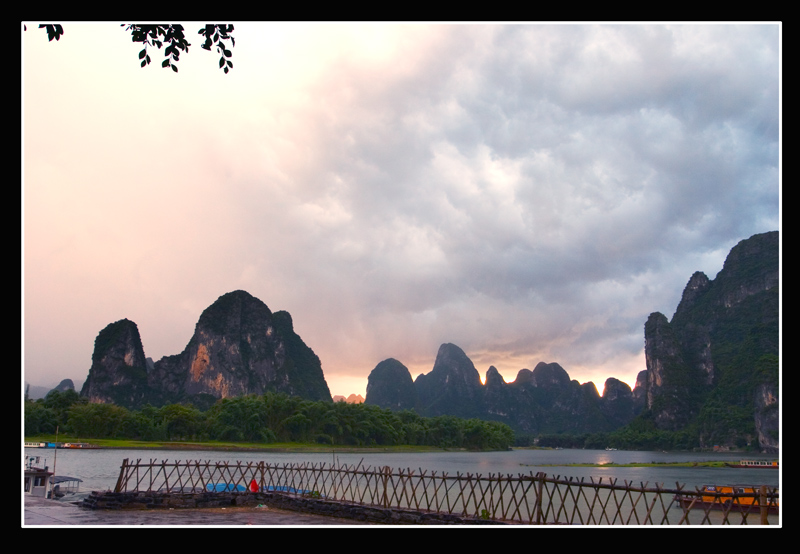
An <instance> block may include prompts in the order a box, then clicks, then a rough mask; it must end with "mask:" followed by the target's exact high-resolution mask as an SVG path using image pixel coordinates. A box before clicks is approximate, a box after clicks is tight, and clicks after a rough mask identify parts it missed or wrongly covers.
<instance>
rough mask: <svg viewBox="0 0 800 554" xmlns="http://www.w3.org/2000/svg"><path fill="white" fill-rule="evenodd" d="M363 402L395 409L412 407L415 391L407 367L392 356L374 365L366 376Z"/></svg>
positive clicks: (413, 406)
mask: <svg viewBox="0 0 800 554" xmlns="http://www.w3.org/2000/svg"><path fill="white" fill-rule="evenodd" d="M364 402H365V403H366V404H373V405H375V406H380V407H382V408H389V409H390V410H395V411H397V410H412V409H414V408H415V407H416V405H417V391H416V389H415V388H414V381H413V380H412V379H411V373H410V372H409V371H408V368H407V367H406V366H404V365H403V364H401V363H400V362H398V361H397V360H395V359H394V358H389V359H387V360H383V361H382V362H380V363H379V364H378V365H376V366H375V369H373V370H372V371H371V372H370V374H369V377H368V378H367V398H366V399H365V400H364Z"/></svg>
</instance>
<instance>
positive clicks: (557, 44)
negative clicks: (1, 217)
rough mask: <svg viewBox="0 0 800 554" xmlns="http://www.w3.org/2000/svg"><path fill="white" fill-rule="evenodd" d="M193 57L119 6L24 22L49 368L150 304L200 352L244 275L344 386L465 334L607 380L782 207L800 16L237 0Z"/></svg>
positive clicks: (28, 214)
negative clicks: (649, 325) (51, 32)
mask: <svg viewBox="0 0 800 554" xmlns="http://www.w3.org/2000/svg"><path fill="white" fill-rule="evenodd" d="M202 26H203V23H202V22H200V23H186V24H185V28H186V33H187V38H188V40H189V42H190V43H191V44H192V46H191V47H190V51H189V53H188V54H183V55H182V56H181V59H180V61H179V62H178V67H179V72H178V73H174V72H172V71H170V70H169V69H162V68H161V61H162V60H163V58H164V54H163V50H162V51H159V50H157V49H156V48H150V50H149V54H150V56H151V59H152V63H151V65H150V66H148V67H146V68H140V67H139V59H138V52H139V50H141V45H140V44H135V43H133V42H132V41H131V38H130V35H129V34H128V33H126V32H125V30H124V28H123V27H121V26H120V24H119V23H104V24H81V23H69V22H65V23H64V30H65V34H64V35H63V36H62V37H61V40H60V41H58V42H56V41H52V42H48V40H47V35H46V33H45V31H44V30H43V29H38V28H37V23H28V25H27V31H25V32H22V33H21V35H22V38H21V40H22V45H23V59H22V64H21V66H22V91H21V100H22V107H23V111H22V121H21V127H22V147H23V151H22V153H23V157H22V161H21V165H22V172H23V173H22V176H23V182H22V192H23V204H22V211H21V213H22V216H23V226H22V232H23V236H22V238H23V244H22V256H23V257H22V262H23V268H22V269H23V274H22V286H23V294H24V296H23V310H22V311H23V325H22V330H23V332H24V341H23V354H24V358H23V360H24V361H23V371H24V374H25V381H27V382H30V383H32V384H34V385H44V386H54V385H55V384H57V383H58V382H59V381H60V380H62V379H65V378H69V379H72V380H73V381H75V382H76V384H77V385H78V386H79V385H80V383H82V382H83V380H85V379H86V376H87V374H88V371H89V367H90V366H91V356H92V350H93V347H94V339H95V337H96V336H97V334H98V333H99V332H100V330H101V329H103V328H104V327H105V326H106V325H108V324H109V323H112V322H114V321H117V320H119V319H123V318H127V319H130V320H132V321H134V322H136V324H137V325H138V327H139V332H140V333H141V336H142V341H143V343H144V350H145V355H146V356H149V357H151V358H153V359H154V360H159V359H160V358H161V357H163V356H166V355H172V354H178V353H180V352H181V351H183V349H184V348H185V346H186V345H187V343H188V342H189V339H190V338H191V336H192V334H193V332H194V326H195V324H196V323H197V320H198V318H199V316H200V313H201V312H202V311H203V309H205V308H206V307H208V306H209V305H210V304H211V303H213V302H214V301H215V300H216V299H217V298H218V297H219V296H221V295H222V294H225V293H227V292H230V291H233V290H237V289H243V290H246V291H248V292H249V293H251V294H252V295H254V296H256V297H257V298H260V299H261V300H262V301H264V302H265V303H266V304H267V306H269V308H270V309H271V310H272V311H278V310H287V311H288V312H290V313H291V315H292V318H293V320H294V325H295V331H296V332H297V333H298V334H299V335H300V337H301V338H302V339H303V340H304V341H305V342H306V344H308V345H309V346H310V347H311V348H312V349H313V350H314V351H315V352H316V354H317V355H318V356H319V357H320V359H321V361H322V368H323V371H324V373H325V378H326V380H327V382H328V385H329V387H330V389H331V393H332V394H334V395H335V394H343V395H348V394H350V393H356V394H361V395H365V394H366V385H367V377H368V375H369V373H370V371H371V370H372V369H373V368H374V367H375V366H376V365H377V364H378V363H379V362H380V361H382V360H384V359H386V358H390V357H392V358H396V359H398V360H400V361H401V362H402V363H404V364H405V365H406V366H407V367H408V368H409V369H410V371H411V373H412V376H413V377H414V378H416V376H417V375H418V374H420V373H428V372H429V371H430V370H431V369H432V367H433V362H434V359H435V357H436V353H437V350H438V348H439V346H440V345H441V344H442V343H445V342H450V343H454V344H456V345H458V346H459V347H461V348H462V349H463V350H464V351H465V353H466V354H467V356H469V357H470V359H472V361H473V362H474V363H475V366H476V368H477V369H478V371H479V372H480V374H481V378H484V377H485V373H486V370H487V369H488V368H489V366H490V365H494V366H495V367H497V369H498V370H499V371H500V373H501V374H502V375H503V377H504V378H505V380H506V381H507V382H511V381H513V380H514V378H515V377H516V375H517V372H518V371H519V370H520V369H522V368H528V369H533V368H534V367H535V366H536V364H537V363H539V362H547V363H550V362H557V363H559V364H560V365H561V366H562V367H563V368H564V369H565V370H566V371H567V372H568V373H569V375H570V377H571V378H572V379H577V380H578V381H580V382H581V383H584V382H587V381H593V382H594V383H595V385H596V386H597V388H598V391H599V392H600V393H601V394H602V392H603V384H604V382H605V380H606V378H608V377H616V378H618V379H620V380H622V381H624V382H626V383H628V384H629V385H630V386H631V387H633V386H634V384H635V380H636V374H637V373H638V372H639V371H641V370H643V369H645V360H644V323H645V321H646V320H647V317H648V315H649V314H650V313H651V312H654V311H660V312H662V313H664V314H665V315H666V316H667V317H668V318H671V317H672V315H673V314H674V312H675V309H676V307H677V305H678V302H679V300H680V297H681V292H682V291H683V288H684V286H685V285H686V283H687V281H688V280H689V278H690V277H691V275H692V273H693V272H695V271H703V272H705V273H706V275H708V276H709V278H712V279H713V278H714V277H715V276H716V274H717V272H718V271H719V270H720V269H721V268H722V264H723V262H724V260H725V256H726V255H727V253H728V251H729V250H730V249H731V247H733V246H734V245H735V244H736V243H737V242H739V241H740V240H742V239H745V238H747V237H750V236H751V235H753V234H755V233H761V232H766V231H770V230H775V229H779V228H780V194H779V192H780V176H781V175H780V166H779V154H780V143H779V138H780V99H781V96H780V92H781V81H780V78H781V57H780V55H781V49H780V46H781V27H780V26H779V25H776V24H742V25H729V24H711V25H706V24H702V25H700V24H676V25H661V24H653V25H650V24H647V25H644V24H622V25H610V24H602V25H574V24H550V25H530V24H514V25H495V24H454V25H450V24H434V25H421V24H285V23H284V24H277V25H273V24H266V23H236V24H235V31H234V37H235V39H236V46H235V47H234V48H233V49H232V51H233V57H232V58H231V59H232V61H233V64H234V66H233V70H232V71H231V72H230V73H229V74H227V75H226V74H224V73H223V72H222V70H220V69H219V65H218V60H219V55H218V54H216V52H207V51H205V50H203V49H201V48H200V45H201V44H202V38H201V37H200V36H199V35H198V34H197V30H198V29H199V28H201V27H202Z"/></svg>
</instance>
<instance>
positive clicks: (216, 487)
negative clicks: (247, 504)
mask: <svg viewBox="0 0 800 554" xmlns="http://www.w3.org/2000/svg"><path fill="white" fill-rule="evenodd" d="M206 490H207V491H209V492H225V491H236V492H244V491H246V490H247V487H245V486H244V485H234V484H233V483H209V484H207V485H206Z"/></svg>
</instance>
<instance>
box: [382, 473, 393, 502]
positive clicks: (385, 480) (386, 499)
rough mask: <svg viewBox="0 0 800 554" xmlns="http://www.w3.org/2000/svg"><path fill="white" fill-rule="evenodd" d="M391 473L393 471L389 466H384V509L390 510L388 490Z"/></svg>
mask: <svg viewBox="0 0 800 554" xmlns="http://www.w3.org/2000/svg"><path fill="white" fill-rule="evenodd" d="M390 471H391V469H389V466H383V470H382V471H381V473H383V507H384V508H388V507H389V496H388V493H387V488H388V486H389V472H390Z"/></svg>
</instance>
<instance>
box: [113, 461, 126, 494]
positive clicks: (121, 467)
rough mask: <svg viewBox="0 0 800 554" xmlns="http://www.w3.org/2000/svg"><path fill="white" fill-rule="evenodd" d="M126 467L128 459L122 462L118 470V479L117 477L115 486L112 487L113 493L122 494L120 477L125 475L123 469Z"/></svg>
mask: <svg viewBox="0 0 800 554" xmlns="http://www.w3.org/2000/svg"><path fill="white" fill-rule="evenodd" d="M127 467H128V458H125V459H124V460H122V465H121V466H120V468H119V477H117V484H116V485H115V486H114V492H122V476H123V475H125V469H126V468H127Z"/></svg>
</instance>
